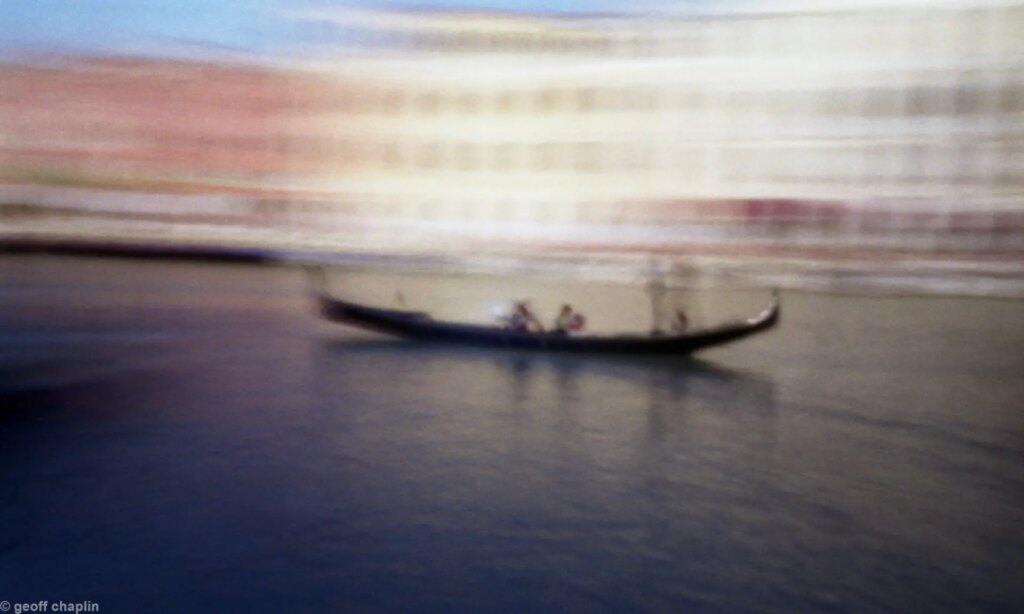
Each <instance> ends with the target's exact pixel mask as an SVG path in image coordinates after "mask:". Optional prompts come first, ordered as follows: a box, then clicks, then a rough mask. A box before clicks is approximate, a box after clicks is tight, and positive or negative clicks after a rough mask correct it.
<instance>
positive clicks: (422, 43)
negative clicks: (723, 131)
mask: <svg viewBox="0 0 1024 614" xmlns="http://www.w3.org/2000/svg"><path fill="white" fill-rule="evenodd" d="M469 23H472V22H471V21H469V20H468V19H467V24H469ZM1021 23H1024V11H1021V10H1014V9H997V10H992V11H986V12H980V11H962V12H938V11H932V12H928V13H911V14H902V15H895V16H894V15H885V14H882V13H868V14H859V15H857V14H853V15H851V14H837V15H820V16H806V15H803V16H788V17H782V16H766V17H762V18H756V19H752V18H745V19H742V18H735V19H731V20H692V21H675V22H661V23H636V22H630V21H623V22H620V23H619V24H618V25H619V27H615V26H614V25H608V24H599V23H592V24H582V23H573V22H567V23H561V22H559V21H557V20H552V21H551V22H550V24H549V25H548V26H541V27H538V28H533V29H530V28H527V27H525V26H524V27H522V28H519V29H517V30H514V31H507V30H504V31H503V30H497V29H495V30H488V29H487V26H482V27H481V28H480V29H476V30H474V29H471V28H468V27H461V28H446V27H444V26H434V25H432V24H431V23H430V21H429V17H428V18H426V19H424V21H423V22H422V24H421V25H420V26H418V27H414V28H412V29H399V28H391V27H388V26H386V25H383V24H382V25H380V26H364V25H356V24H347V23H339V22H332V21H321V20H300V21H298V22H297V23H296V30H295V35H296V37H297V38H298V39H299V40H300V41H303V42H306V43H309V44H314V45H321V46H348V47H356V48H363V49H369V50H377V49H380V50H395V51H427V52H430V51H440V52H454V53H516V54H534V53H546V54H552V53H553V54H569V55H571V54H579V55H589V56H602V55H620V56H628V55H632V56H654V55H674V56H683V57H685V56H700V55H721V54H729V55H771V54H777V53H784V54H787V55H793V54H800V53H804V52H807V51H810V50H813V51H816V52H837V51H838V52H852V53H858V54H862V53H864V52H865V48H864V43H865V41H870V44H871V46H872V49H874V50H876V51H877V50H878V49H879V48H884V49H889V50H893V49H900V50H912V49H928V50H934V51H939V52H943V51H945V52H953V53H963V52H967V51H969V50H971V49H984V48H985V47H986V46H993V45H995V46H999V45H1001V46H1007V45H1010V46H1012V38H1013V37H1014V36H1016V34H1015V32H1019V26H1018V24H1021ZM1015 26H1018V27H1015Z"/></svg>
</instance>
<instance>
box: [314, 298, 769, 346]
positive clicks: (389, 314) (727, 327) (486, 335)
mask: <svg viewBox="0 0 1024 614" xmlns="http://www.w3.org/2000/svg"><path fill="white" fill-rule="evenodd" d="M319 303H320V310H321V312H322V313H323V315H324V316H325V317H326V318H328V319H330V320H332V321H335V322H340V323H343V324H348V325H351V326H356V327H359V328H363V329H368V330H373V331H376V332H380V333H384V334H388V335H393V336H397V337H402V338H406V339H418V340H423V341H439V342H445V343H461V344H467V345H477V346H487V347H498V348H517V349H529V350H543V351H553V352H588V353H605V354H658V355H668V354H689V353H691V352H695V351H697V350H701V349H704V348H708V347H713V346H718V345H723V344H726V343H731V342H734V341H738V340H740V339H743V338H745V337H749V336H751V335H755V334H757V333H760V332H763V331H766V330H768V329H770V328H772V327H773V326H775V325H776V324H777V323H778V321H779V312H780V304H779V298H778V296H777V295H776V296H774V297H773V299H772V303H771V305H770V306H769V307H768V308H767V309H765V310H764V311H763V312H761V313H760V314H759V315H758V316H756V317H754V318H750V319H748V320H745V321H742V322H736V323H731V324H724V325H722V326H717V327H714V328H709V329H704V330H695V331H693V332H688V333H684V334H676V335H662V336H646V335H617V336H610V337H599V336H590V335H565V334H558V333H530V332H517V331H513V330H509V329H504V328H499V327H492V326H479V325H472V324H459V323H455V322H441V321H437V320H433V319H431V318H430V317H429V316H427V315H426V314H423V313H419V312H409V311H399V310H393V309H381V308H378V307H369V306H365V305H359V304H356V303H350V302H348V301H342V300H339V299H336V298H333V297H329V296H326V295H320V296H319Z"/></svg>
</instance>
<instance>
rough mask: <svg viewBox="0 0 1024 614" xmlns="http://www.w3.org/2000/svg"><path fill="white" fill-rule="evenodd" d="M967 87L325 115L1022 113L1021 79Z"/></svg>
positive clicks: (342, 93) (405, 105) (651, 93)
mask: <svg viewBox="0 0 1024 614" xmlns="http://www.w3.org/2000/svg"><path fill="white" fill-rule="evenodd" d="M1014 79H1015V80H1013V81H1010V80H1006V81H1003V82H993V83H991V84H986V86H985V87H980V86H975V85H972V84H966V83H965V84H963V85H955V84H954V85H948V86H931V85H909V86H906V87H870V88H853V87H851V88H842V89H831V90H809V91H803V90H789V91H762V92H757V91H734V92H721V91H710V90H699V89H691V90H678V89H677V90H670V89H661V88H609V87H585V88H578V89H540V90H533V91H498V92H480V91H476V92H469V91H450V90H429V91H417V90H411V89H400V88H391V89H386V88H372V87H367V88H360V89H357V88H343V89H340V90H335V91H332V92H329V93H328V94H327V95H328V96H330V97H331V98H333V101H331V100H328V101H326V105H327V107H328V108H329V109H333V110H335V111H338V112H343V113H355V114H384V115H387V114H404V113H411V114H422V115H435V114H436V115H443V114H453V115H465V114H495V115H506V114H507V115H512V114H548V113H550V114H558V113H592V112H633V111H671V110H680V111H684V110H689V111H714V112H729V113H742V112H766V113H770V114H776V115H800V114H810V113H813V114H816V115H824V116H851V117H884V116H899V115H908V116H919V115H971V114H992V113H1020V112H1024V74H1022V75H1019V77H1017V76H1015V78H1014Z"/></svg>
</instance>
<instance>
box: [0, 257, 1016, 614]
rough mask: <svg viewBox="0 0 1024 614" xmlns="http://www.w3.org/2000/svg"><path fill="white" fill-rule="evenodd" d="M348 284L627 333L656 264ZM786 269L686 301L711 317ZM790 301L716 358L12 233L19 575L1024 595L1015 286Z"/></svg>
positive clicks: (800, 602) (540, 600) (280, 602)
mask: <svg viewBox="0 0 1024 614" xmlns="http://www.w3.org/2000/svg"><path fill="white" fill-rule="evenodd" d="M333 285H334V287H335V290H336V291H339V292H340V291H344V292H347V293H348V294H349V295H350V296H357V295H358V296H364V297H367V298H374V299H375V300H378V302H387V301H388V300H391V295H392V293H393V291H394V290H395V289H396V288H400V289H402V291H403V294H404V297H405V299H406V300H407V301H408V302H410V303H415V304H414V305H412V306H424V307H431V308H434V309H435V310H437V311H444V310H445V309H447V310H448V311H449V312H450V314H451V315H464V316H466V317H468V316H469V314H471V313H480V314H483V313H486V312H485V311H484V307H486V305H487V304H489V303H490V302H493V301H495V300H497V299H500V298H503V297H505V298H508V297H506V296H505V295H506V294H507V295H512V294H515V296H516V297H522V296H529V297H531V298H533V299H534V300H535V304H536V306H537V307H538V309H541V310H544V309H549V308H550V310H552V311H553V308H554V307H555V306H557V303H558V301H559V300H561V299H562V298H563V297H571V299H572V300H573V301H574V302H576V303H577V304H579V305H581V306H582V307H585V308H586V309H587V313H589V314H591V315H592V317H591V322H592V323H593V324H594V326H595V327H598V328H601V327H605V328H607V329H609V330H612V329H618V328H627V327H628V325H630V324H636V323H638V322H641V321H642V319H643V317H644V316H645V315H646V311H645V306H644V305H645V302H644V301H645V299H644V296H643V294H642V292H641V291H640V290H639V289H637V288H635V287H612V286H607V287H605V286H601V287H592V286H589V285H581V284H573V283H553V282H517V283H515V284H513V283H512V282H510V281H505V282H502V283H498V281H497V280H494V279H486V278H465V279H462V278H445V279H423V278H421V279H413V278H409V277H405V278H403V277H401V276H397V277H385V276H381V275H374V274H368V273H361V274H351V275H346V276H344V277H340V278H335V279H334V280H333ZM375 293H376V294H375ZM764 298H765V296H764V293H761V292H753V291H745V292H738V291H732V292H726V291H715V290H710V289H708V290H702V291H699V292H697V291H694V292H689V293H684V294H683V296H682V299H683V300H684V301H685V302H686V304H687V305H688V307H689V308H690V309H691V310H692V312H693V313H694V314H695V317H697V319H700V320H702V321H711V320H713V319H714V318H715V316H716V315H717V314H718V313H719V312H720V313H721V314H722V315H723V317H724V316H731V315H734V314H733V313H730V310H732V312H735V313H736V314H742V313H746V312H750V311H751V310H752V309H753V310H756V309H757V308H758V306H759V305H760V302H762V301H763V300H764ZM783 304H784V310H785V311H784V319H783V324H782V325H781V326H780V327H779V328H778V329H777V330H776V331H774V332H772V333H771V334H769V335H766V336H763V337H757V338H754V339H751V340H748V341H746V342H743V343H740V344H737V345H735V346H732V347H728V348H724V349H719V350H713V351H709V352H706V353H704V354H701V355H700V356H699V360H696V361H681V360H644V359H629V360H624V359H618V360H611V359H601V358H594V357H589V358H586V357H573V356H548V355H543V354H529V353H524V354H517V353H505V352H500V351H485V350H474V349H465V348H444V347H432V346H429V345H420V344H408V343H404V342H393V341H390V340H387V339H385V338H383V337H377V336H374V335H371V334H368V333H360V332H355V331H351V330H348V329H345V328H342V327H339V326H336V325H332V324H329V323H325V322H321V321H319V320H318V319H317V318H316V316H315V315H314V314H313V312H312V309H311V306H310V304H309V301H308V299H307V296H306V286H305V280H304V278H303V276H302V275H301V273H299V272H298V271H295V270H290V269H286V268H270V267H254V266H240V265H210V264H191V263H158V262H136V261H129V260H123V261H122V260H103V259H64V258H52V257H42V256H18V257H14V256H7V257H4V258H3V259H2V260H0V342H2V344H0V401H2V405H3V408H2V410H0V412H2V413H0V478H2V481H0V501H3V504H2V506H0V599H4V600H9V601H11V602H30V601H39V600H49V601H50V602H54V601H57V600H64V601H84V600H90V601H92V602H94V603H97V604H99V605H100V607H101V611H106V612H120V611H126V612H128V611H193V610H225V611H244V610H283V609H288V610H295V611H337V610H360V611H367V610H369V611H374V610H388V609H401V610H415V611H423V610H452V609H492V608H499V607H500V608H503V609H508V610H512V611H535V610H549V611H550V610H559V611H561V610H569V609H571V610H603V611H623V610H641V611H684V610H689V609H700V610H707V611H779V612H790V611H794V610H812V611H821V610H828V611H856V612H861V611H866V610H889V611H910V610H913V611H933V610H937V611H956V612H961V611H967V610H1012V609H1020V608H1021V607H1024V588H1022V587H1024V582H1022V580H1024V577H1022V572H1021V571H1020V570H1021V569H1022V565H1024V533H1022V531H1021V529H1020V527H1022V526H1024V463H1022V459H1024V412H1022V411H1021V410H1022V404H1021V399H1022V398H1024V379H1022V378H1021V373H1024V352H1022V351H1021V349H1020V348H1021V347H1022V342H1024V309H1021V307H1022V304H1021V302H1019V301H1009V300H983V299H956V298H896V297H874V298H872V297H864V296H827V295H814V294H800V293H788V294H785V295H784V296H783ZM602 307H603V309H602Z"/></svg>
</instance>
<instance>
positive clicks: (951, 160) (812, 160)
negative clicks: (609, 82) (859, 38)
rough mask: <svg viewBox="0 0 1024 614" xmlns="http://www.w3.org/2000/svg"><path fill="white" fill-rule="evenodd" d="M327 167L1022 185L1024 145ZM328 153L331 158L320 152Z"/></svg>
mask: <svg viewBox="0 0 1024 614" xmlns="http://www.w3.org/2000/svg"><path fill="white" fill-rule="evenodd" d="M336 147H337V148H338V150H337V151H335V152H333V153H335V154H338V155H339V157H338V158H335V159H334V160H333V161H332V160H330V159H327V160H325V168H328V167H331V166H332V164H333V165H334V168H337V169H338V170H346V169H356V168H362V169H367V170H380V171H398V172H402V171H421V172H427V173H429V172H434V171H437V172H471V173H476V172H480V173H503V172H515V173H540V174H544V173H565V172H576V173H597V172H600V173H618V172H621V173H652V172H653V173H661V174H667V175H670V176H672V177H678V178H680V179H684V180H690V179H696V178H699V177H709V176H715V177H719V178H723V179H727V180H737V181H739V180H746V179H751V180H771V179H786V180H790V179H808V180H814V179H816V178H831V179H833V180H840V179H844V178H845V179H853V180H867V181H873V180H892V181H896V182H932V183H960V182H967V183H976V182H981V183H986V184H990V183H999V184H1012V185H1021V186H1024V166H1020V165H1019V164H1017V163H1016V162H1015V161H1016V160H1018V159H1021V158H1024V143H1020V142H1017V143H1007V144H1002V145H999V146H994V145H980V144H971V143H964V144H960V145H952V146H945V147H935V146H928V145H923V144H907V145H869V146H859V147H851V148H840V147H830V148H811V147H807V148H778V147H765V148H758V149H742V148H685V149H680V148H671V149H666V148H661V149H658V148H657V147H655V146H653V145H650V144H646V143H636V144H633V145H621V144H607V143H539V144H509V143H504V144H476V143H443V144H440V143H426V144H420V145H400V144H398V143H394V142H388V143H337V144H336ZM323 153H330V152H323Z"/></svg>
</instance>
